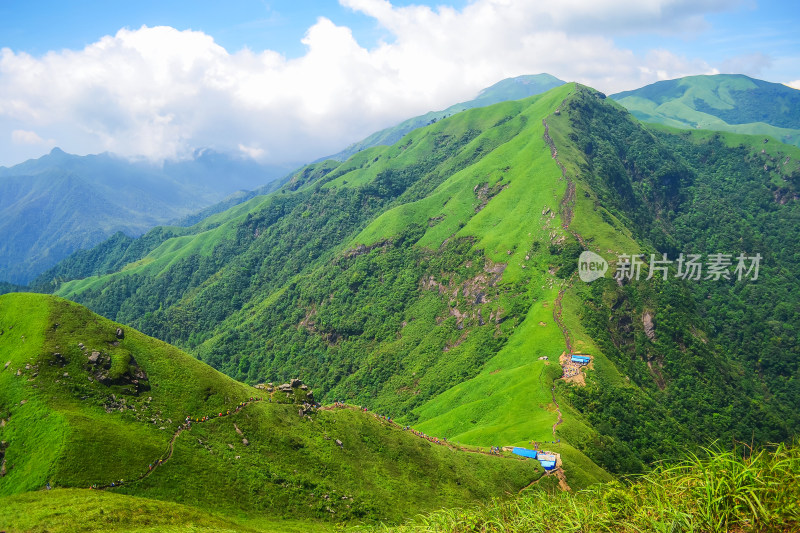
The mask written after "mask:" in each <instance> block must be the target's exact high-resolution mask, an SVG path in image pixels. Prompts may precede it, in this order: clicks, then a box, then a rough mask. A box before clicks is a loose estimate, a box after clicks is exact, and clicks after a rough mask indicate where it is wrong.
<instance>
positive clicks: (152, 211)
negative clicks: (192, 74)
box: [0, 148, 283, 283]
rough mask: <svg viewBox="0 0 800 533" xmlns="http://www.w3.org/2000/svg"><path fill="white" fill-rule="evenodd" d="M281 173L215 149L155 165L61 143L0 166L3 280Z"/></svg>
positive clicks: (26, 275)
mask: <svg viewBox="0 0 800 533" xmlns="http://www.w3.org/2000/svg"><path fill="white" fill-rule="evenodd" d="M282 173H283V169H278V168H274V167H265V166H262V165H259V164H257V163H256V162H254V161H252V160H244V159H237V158H234V157H230V156H227V155H224V154H219V153H215V152H213V151H208V150H206V151H200V152H198V153H197V154H196V155H195V158H194V159H192V160H188V161H180V162H167V163H165V164H164V165H154V164H151V163H147V162H130V161H128V160H126V159H123V158H120V157H117V156H114V155H111V154H100V155H90V156H75V155H70V154H67V153H65V152H63V151H62V150H60V149H58V148H54V149H53V151H52V152H50V153H49V154H48V155H45V156H43V157H40V158H39V159H32V160H29V161H26V162H24V163H21V164H19V165H16V166H14V167H11V168H5V167H0V236H2V238H1V239H0V280H5V281H10V282H12V283H27V282H28V281H30V280H31V279H33V278H35V277H36V275H38V274H40V273H41V272H43V271H44V270H46V269H47V268H49V267H51V266H53V265H55V264H56V263H57V262H58V261H60V260H62V259H64V258H65V257H67V256H68V255H69V254H71V253H72V252H74V251H75V250H78V249H81V248H87V247H91V246H94V245H95V244H97V243H99V242H101V241H103V240H104V239H106V238H108V237H109V236H111V235H113V234H114V233H116V232H118V231H121V232H123V233H125V234H127V235H130V236H138V235H141V234H142V233H144V232H145V231H147V230H148V229H150V228H152V227H153V226H155V225H158V224H165V223H168V222H170V221H173V220H175V219H178V218H179V217H184V216H186V215H189V214H190V213H193V212H195V211H197V210H200V209H202V208H204V207H206V206H208V205H211V204H213V203H216V202H218V201H220V200H222V199H223V198H225V197H227V196H229V195H231V194H232V193H235V192H236V191H237V190H240V189H252V188H255V187H258V186H260V185H264V184H265V183H267V182H269V181H270V180H272V179H274V178H275V177H277V176H278V175H280V174H282Z"/></svg>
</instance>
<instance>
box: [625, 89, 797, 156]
mask: <svg viewBox="0 0 800 533" xmlns="http://www.w3.org/2000/svg"><path fill="white" fill-rule="evenodd" d="M611 98H613V99H614V100H617V101H618V102H619V103H620V104H622V105H624V106H625V107H626V108H628V110H629V111H630V112H631V113H633V115H634V116H636V118H638V119H639V120H642V121H644V122H655V123H658V124H665V125H667V126H673V127H677V128H691V129H709V130H718V131H729V132H734V133H744V134H751V135H768V136H771V137H774V138H775V139H778V140H780V141H781V142H784V143H787V144H794V145H796V146H800V91H798V90H797V89H792V88H791V87H787V86H786V85H782V84H780V83H769V82H766V81H762V80H756V79H753V78H748V77H747V76H743V75H741V74H718V75H714V76H688V77H685V78H680V79H676V80H667V81H659V82H656V83H653V84H652V85H647V86H645V87H642V88H641V89H635V90H633V91H624V92H621V93H618V94H614V95H612V96H611Z"/></svg>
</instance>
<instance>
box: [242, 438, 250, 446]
mask: <svg viewBox="0 0 800 533" xmlns="http://www.w3.org/2000/svg"><path fill="white" fill-rule="evenodd" d="M242 444H244V445H245V446H250V441H249V440H247V439H242Z"/></svg>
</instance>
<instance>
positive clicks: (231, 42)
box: [0, 0, 800, 165]
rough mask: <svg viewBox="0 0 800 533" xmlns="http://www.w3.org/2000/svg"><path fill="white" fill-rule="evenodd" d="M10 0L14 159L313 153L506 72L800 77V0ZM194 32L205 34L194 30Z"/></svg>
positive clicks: (594, 77) (0, 104)
mask: <svg viewBox="0 0 800 533" xmlns="http://www.w3.org/2000/svg"><path fill="white" fill-rule="evenodd" d="M550 4H557V5H549V4H548V5H546V4H545V3H543V2H541V1H538V0H519V1H506V0H471V1H470V2H466V1H459V2H443V3H430V2H427V3H426V2H411V1H407V0H404V1H393V2H391V3H390V2H389V1H387V0H341V1H340V2H330V1H327V2H285V1H281V2H263V1H255V0H248V1H241V2H229V3H224V4H223V3H221V2H212V1H207V0H195V1H176V2H155V1H151V0H143V1H137V2H122V1H110V2H90V1H86V0H77V1H71V2H55V1H47V2H37V1H29V2H20V1H8V0H0V139H2V142H0V165H9V164H15V163H18V162H20V161H22V160H24V159H26V158H29V157H37V156H39V155H41V154H42V153H45V152H47V151H48V150H49V149H51V148H52V147H53V146H56V145H58V146H60V147H62V148H63V149H65V150H67V151H71V152H73V153H97V152H102V151H112V152H116V153H119V154H121V155H125V156H130V157H136V156H143V157H148V158H152V159H163V158H173V157H182V156H185V155H186V154H188V153H191V151H192V150H194V149H196V148H202V147H212V148H216V149H220V150H225V151H235V152H239V153H242V154H246V155H248V156H251V157H256V158H258V159H260V160H263V161H271V162H282V163H302V162H304V161H307V160H309V159H314V158H316V157H319V156H322V155H326V154H328V153H332V152H335V151H338V150H339V149H341V148H342V147H343V146H345V145H346V144H349V143H350V142H354V141H356V140H359V139H360V138H363V137H364V136H366V135H368V134H369V133H371V132H373V131H375V130H377V129H380V128H382V127H386V126H388V125H391V124H394V123H396V122H398V121H400V120H403V119H404V118H408V117H409V116H414V115H416V114H420V113H424V112H425V111H429V110H432V109H441V108H443V107H446V106H448V105H450V104H452V103H455V102H458V101H463V100H466V99H469V98H471V97H473V96H474V95H475V94H476V93H477V92H478V91H479V90H480V89H482V88H484V87H486V86H488V85H491V84H493V83H495V82H496V81H499V80H500V79H502V78H505V77H510V76H516V75H521V74H535V73H539V72H548V73H550V74H553V75H555V76H557V77H559V78H561V79H564V80H566V81H580V82H582V83H586V84H589V85H592V86H594V87H596V88H598V89H600V90H603V91H606V92H609V93H610V92H616V91H619V90H626V89H632V88H636V87H640V86H642V85H645V84H647V83H652V82H654V81H658V80H660V79H669V78H675V77H679V76H684V75H690V74H713V73H719V72H723V73H727V72H736V73H744V74H748V75H751V76H753V77H758V78H761V79H766V80H768V81H774V82H781V83H790V84H792V85H793V86H798V87H800V37H798V35H800V32H798V31H797V27H798V26H799V24H798V23H800V7H798V4H796V3H795V2H778V1H775V0H770V1H756V0H742V1H739V0H593V1H592V2H586V1H584V0H561V1H560V2H558V3H554V2H553V3H550ZM190 30H191V31H190Z"/></svg>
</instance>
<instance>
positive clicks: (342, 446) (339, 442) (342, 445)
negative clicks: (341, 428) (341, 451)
mask: <svg viewBox="0 0 800 533" xmlns="http://www.w3.org/2000/svg"><path fill="white" fill-rule="evenodd" d="M335 442H336V445H337V446H338V447H339V448H344V443H343V442H342V441H340V440H339V439H336V441H335Z"/></svg>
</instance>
